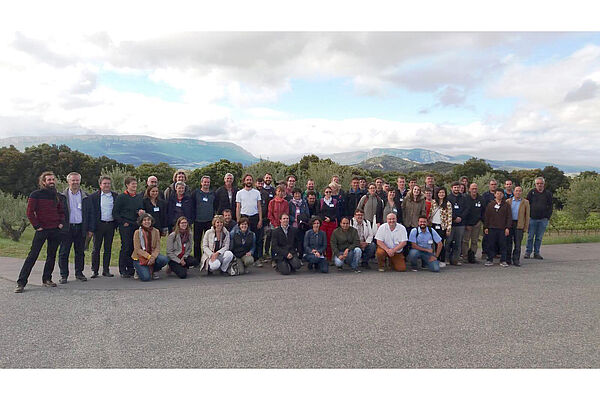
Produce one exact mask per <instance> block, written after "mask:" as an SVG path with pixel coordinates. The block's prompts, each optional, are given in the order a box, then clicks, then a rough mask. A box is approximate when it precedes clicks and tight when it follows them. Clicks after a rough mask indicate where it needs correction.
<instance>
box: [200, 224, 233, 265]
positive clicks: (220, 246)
mask: <svg viewBox="0 0 600 400" xmlns="http://www.w3.org/2000/svg"><path fill="white" fill-rule="evenodd" d="M224 222H225V219H224V218H223V216H222V215H215V216H214V217H213V220H212V227H211V228H210V229H209V230H208V231H206V233H205V234H204V238H203V239H202V260H201V261H200V265H201V266H202V267H201V269H204V268H206V270H207V274H209V275H210V274H211V272H213V271H216V270H220V272H221V275H227V268H229V263H231V260H232V259H233V253H232V252H231V251H229V232H227V229H225V227H224V226H223V224H224Z"/></svg>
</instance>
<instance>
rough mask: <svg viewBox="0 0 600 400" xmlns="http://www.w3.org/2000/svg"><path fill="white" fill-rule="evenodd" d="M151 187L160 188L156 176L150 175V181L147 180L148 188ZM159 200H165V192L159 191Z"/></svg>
mask: <svg viewBox="0 0 600 400" xmlns="http://www.w3.org/2000/svg"><path fill="white" fill-rule="evenodd" d="M150 186H156V187H157V188H158V178H157V177H156V176H154V175H150V176H149V177H148V179H146V188H148V187H150ZM158 198H159V199H161V200H164V199H165V194H164V192H161V191H160V190H159V192H158Z"/></svg>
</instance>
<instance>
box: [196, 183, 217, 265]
mask: <svg viewBox="0 0 600 400" xmlns="http://www.w3.org/2000/svg"><path fill="white" fill-rule="evenodd" d="M192 203H193V205H194V209H195V216H196V219H195V221H194V258H196V259H197V260H200V259H201V258H202V236H203V235H204V233H205V232H206V231H207V230H209V229H210V227H211V225H212V219H213V217H214V216H215V207H216V196H215V192H213V191H212V190H210V176H208V175H204V176H203V177H202V178H201V179H200V187H199V188H198V189H196V190H194V191H193V192H192Z"/></svg>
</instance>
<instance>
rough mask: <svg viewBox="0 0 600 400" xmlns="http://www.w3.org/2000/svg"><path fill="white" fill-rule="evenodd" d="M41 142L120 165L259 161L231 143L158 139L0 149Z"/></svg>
mask: <svg viewBox="0 0 600 400" xmlns="http://www.w3.org/2000/svg"><path fill="white" fill-rule="evenodd" d="M42 143H48V144H57V145H61V144H65V145H67V146H69V147H70V148H71V149H73V150H78V151H81V152H82V153H85V154H89V155H90V156H93V157H100V156H106V157H109V158H112V159H115V160H117V161H119V162H122V163H127V164H133V165H136V166H137V165H140V164H142V163H144V162H154V163H158V162H161V161H162V162H166V163H169V164H170V165H172V166H175V167H180V168H190V169H191V168H198V167H202V166H204V165H207V164H210V163H213V162H216V161H219V160H220V159H223V158H224V159H227V160H229V161H232V162H240V163H242V164H243V165H249V164H252V163H255V162H257V161H258V158H256V157H254V156H253V155H252V154H250V153H249V152H247V151H246V150H244V149H242V148H241V147H240V146H238V145H236V144H233V143H230V142H205V141H203V140H196V139H158V138H154V137H151V136H142V135H135V136H133V135H132V136H115V135H80V136H22V137H9V138H6V139H0V147H3V146H9V145H11V144H12V145H14V146H15V147H16V148H17V149H19V150H21V151H23V150H24V149H25V148H26V147H29V146H35V145H38V144H42Z"/></svg>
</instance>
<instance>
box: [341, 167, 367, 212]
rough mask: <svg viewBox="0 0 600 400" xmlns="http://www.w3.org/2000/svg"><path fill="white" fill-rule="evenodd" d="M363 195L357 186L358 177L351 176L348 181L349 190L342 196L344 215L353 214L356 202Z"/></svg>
mask: <svg viewBox="0 0 600 400" xmlns="http://www.w3.org/2000/svg"><path fill="white" fill-rule="evenodd" d="M362 197H363V193H362V192H361V191H360V189H359V188H358V177H357V176H355V177H353V178H352V181H351V182H350V190H348V191H347V192H346V194H345V198H344V213H343V216H344V217H350V218H352V216H354V211H356V208H357V207H358V202H359V201H360V199H361V198H362Z"/></svg>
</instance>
